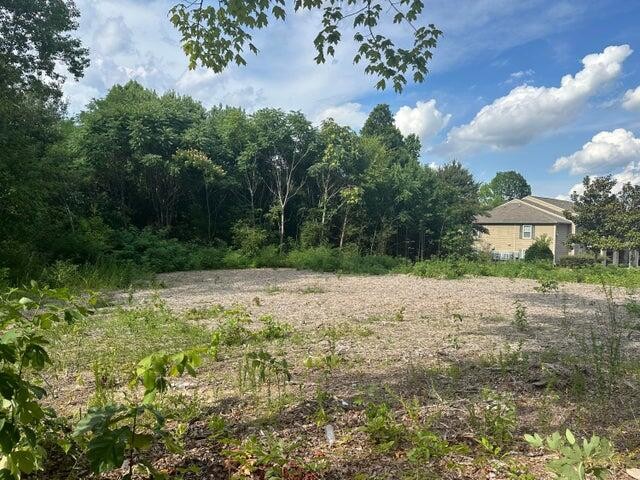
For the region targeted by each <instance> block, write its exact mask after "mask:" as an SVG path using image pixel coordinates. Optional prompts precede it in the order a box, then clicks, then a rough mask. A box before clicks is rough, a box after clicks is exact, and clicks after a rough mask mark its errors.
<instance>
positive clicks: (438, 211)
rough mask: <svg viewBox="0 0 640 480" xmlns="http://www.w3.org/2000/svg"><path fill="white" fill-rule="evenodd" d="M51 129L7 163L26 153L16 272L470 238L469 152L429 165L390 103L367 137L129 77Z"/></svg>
mask: <svg viewBox="0 0 640 480" xmlns="http://www.w3.org/2000/svg"><path fill="white" fill-rule="evenodd" d="M20 114H24V112H21V113H20ZM20 114H18V113H16V114H14V115H20ZM28 125H31V126H33V125H38V124H37V123H34V122H31V121H29V122H25V128H26V127H27V126H28ZM47 131H48V132H50V133H49V137H52V138H45V139H40V144H41V146H40V148H39V152H38V155H37V156H35V154H33V153H31V151H30V150H22V151H20V153H21V155H22V158H21V159H20V161H18V160H17V161H16V162H14V163H12V164H10V165H7V168H16V166H19V165H21V164H22V165H25V164H27V163H29V164H30V168H29V169H28V171H27V172H25V173H24V174H23V175H22V182H19V184H18V185H16V187H15V189H19V191H22V192H24V194H23V195H21V196H20V197H19V198H20V200H21V203H16V204H15V205H13V207H12V209H11V212H8V214H7V215H6V216H3V217H2V218H3V220H2V223H1V224H0V229H1V230H2V232H3V233H4V235H3V247H4V248H3V249H2V250H3V254H2V255H1V258H0V262H1V263H0V265H3V266H6V267H8V268H10V269H11V271H12V272H13V273H14V274H21V273H25V274H35V273H37V272H38V271H39V269H41V268H42V266H43V265H46V264H48V263H51V262H52V261H55V260H58V259H68V260H70V261H72V262H75V263H83V262H96V261H99V260H104V259H105V258H108V259H114V260H117V261H119V262H125V261H126V262H130V263H133V264H138V265H143V266H145V267H148V268H149V269H150V270H152V271H162V270H174V269H188V268H214V267H218V266H222V265H221V262H220V261H219V258H218V257H219V256H220V255H219V253H220V251H219V248H220V247H223V246H224V245H233V246H234V247H236V248H237V250H238V251H239V252H241V253H242V254H243V255H245V256H252V257H255V256H256V255H258V254H259V253H260V252H261V251H262V250H264V248H266V247H267V246H268V245H269V244H274V245H277V247H278V249H279V250H280V252H283V251H285V250H290V249H291V248H292V247H294V246H296V245H302V246H303V247H306V248H312V247H319V246H333V247H340V248H347V247H348V248H349V249H350V251H358V252H360V253H366V254H377V255H384V254H388V255H396V256H405V257H408V258H418V259H422V258H426V257H428V256H432V255H448V254H455V255H466V254H469V252H470V251H471V245H472V242H473V231H472V228H473V227H472V220H473V218H474V216H475V215H476V214H477V213H478V212H479V211H480V204H479V201H478V194H477V193H478V185H477V184H476V183H475V181H474V180H473V177H472V176H471V174H470V173H469V172H468V171H467V170H466V169H465V168H464V167H462V166H461V165H460V164H459V163H456V162H453V163H450V164H447V165H445V166H443V167H441V168H439V169H437V170H436V169H432V168H429V167H427V166H424V165H422V164H421V163H420V162H419V160H418V153H419V150H420V145H419V141H418V140H417V138H416V137H414V136H409V137H407V138H405V137H403V136H402V135H401V134H400V132H399V131H398V129H397V128H396V127H395V126H394V125H393V117H392V115H391V113H390V112H389V108H388V106H386V105H379V106H378V107H376V108H375V109H374V110H373V112H372V113H371V117H370V118H369V120H368V121H367V123H366V124H365V126H364V128H363V131H362V133H361V134H360V135H358V134H357V133H355V132H354V131H352V130H351V129H349V128H347V127H342V126H339V125H337V124H336V123H335V122H333V121H331V120H328V121H325V122H324V123H323V124H322V125H320V126H319V127H315V126H314V125H312V124H311V122H309V121H308V120H307V119H306V118H305V117H304V115H302V114H301V113H298V112H283V111H281V110H275V109H263V110H258V111H257V112H255V113H253V114H247V113H246V112H244V111H242V110H240V109H236V108H224V107H216V108H213V109H212V110H209V111H207V110H206V109H204V108H203V107H202V105H201V104H200V103H198V102H197V101H195V100H193V99H191V98H190V97H183V96H178V95H176V94H174V93H166V94H164V95H158V94H156V93H155V92H153V91H150V90H147V89H145V88H143V87H142V86H141V85H139V84H137V83H135V82H131V83H128V84H127V85H122V86H120V85H118V86H115V87H113V88H112V89H111V90H110V92H109V93H108V94H107V96H106V97H105V98H102V99H97V100H95V101H93V102H92V103H91V104H90V105H89V106H88V108H87V110H86V111H84V112H82V113H81V114H80V115H79V116H78V118H77V120H76V121H74V122H71V121H65V120H62V119H60V118H55V117H54V116H52V117H51V120H50V124H48V125H47ZM27 133H28V130H27V132H25V134H27ZM12 141H15V139H14V140H12ZM30 142H31V141H30V140H29V141H27V140H24V143H30ZM34 157H35V158H34ZM8 177H10V178H11V179H15V178H20V175H18V174H17V172H14V173H13V174H9V175H8ZM34 192H35V194H34ZM24 212H30V215H28V216H27V215H24Z"/></svg>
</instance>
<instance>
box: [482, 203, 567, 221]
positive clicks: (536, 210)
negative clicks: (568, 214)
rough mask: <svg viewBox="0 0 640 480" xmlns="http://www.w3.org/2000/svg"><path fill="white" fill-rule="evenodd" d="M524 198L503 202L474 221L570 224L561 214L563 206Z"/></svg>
mask: <svg viewBox="0 0 640 480" xmlns="http://www.w3.org/2000/svg"><path fill="white" fill-rule="evenodd" d="M526 198H528V197H525V198H523V199H522V200H519V199H514V200H510V201H508V202H507V203H503V204H502V205H499V206H497V207H496V208H494V209H492V210H490V211H489V212H488V213H487V214H486V215H480V216H478V217H476V223H477V224H480V225H483V224H484V225H496V224H506V225H509V224H519V225H521V224H558V223H561V224H569V225H570V224H571V221H570V220H567V219H566V218H565V217H564V216H563V215H562V210H564V208H561V207H559V206H553V207H545V205H543V204H539V203H538V202H536V201H535V200H533V199H529V201H525V199H526ZM534 198H537V197H534ZM558 201H559V202H560V201H562V200H558ZM569 203H571V202H569Z"/></svg>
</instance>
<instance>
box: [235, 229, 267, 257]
mask: <svg viewBox="0 0 640 480" xmlns="http://www.w3.org/2000/svg"><path fill="white" fill-rule="evenodd" d="M231 235H232V238H233V245H234V247H236V249H238V251H239V252H240V253H241V254H242V255H245V256H248V257H253V256H255V255H257V254H258V252H259V251H260V249H261V248H262V247H264V245H265V244H266V242H267V237H268V234H267V231H266V230H265V229H264V228H260V227H256V226H251V225H249V224H247V223H246V222H244V221H239V222H236V224H235V225H234V226H233V228H232V229H231Z"/></svg>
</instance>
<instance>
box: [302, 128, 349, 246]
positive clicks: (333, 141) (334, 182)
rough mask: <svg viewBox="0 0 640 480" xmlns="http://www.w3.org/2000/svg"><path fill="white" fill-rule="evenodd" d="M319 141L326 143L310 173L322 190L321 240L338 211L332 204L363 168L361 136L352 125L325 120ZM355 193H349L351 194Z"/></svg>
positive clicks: (320, 201) (310, 168) (320, 198)
mask: <svg viewBox="0 0 640 480" xmlns="http://www.w3.org/2000/svg"><path fill="white" fill-rule="evenodd" d="M319 141H320V143H321V144H322V145H323V147H324V151H323V153H322V156H321V157H320V159H319V160H318V161H317V162H315V163H314V164H313V165H311V167H309V170H308V174H309V176H310V177H311V178H313V179H314V180H315V181H316V185H317V188H318V190H319V197H318V208H319V210H320V227H321V240H323V239H324V235H325V233H326V225H327V223H328V221H330V220H331V216H332V215H333V213H335V211H333V210H332V208H331V207H332V205H333V204H334V203H335V201H336V200H338V198H339V196H340V194H341V192H343V191H344V189H345V188H346V187H347V185H348V184H349V183H352V182H353V181H355V180H356V178H355V177H356V175H357V174H358V173H359V172H360V171H361V170H362V166H361V165H359V164H358V160H359V158H360V153H359V148H358V138H357V136H356V134H355V133H354V132H353V131H352V130H351V129H350V128H349V127H341V126H340V125H338V124H337V123H335V122H334V121H333V120H332V119H329V120H326V121H324V122H323V123H322V126H321V127H320V132H319ZM352 197H353V195H348V198H352Z"/></svg>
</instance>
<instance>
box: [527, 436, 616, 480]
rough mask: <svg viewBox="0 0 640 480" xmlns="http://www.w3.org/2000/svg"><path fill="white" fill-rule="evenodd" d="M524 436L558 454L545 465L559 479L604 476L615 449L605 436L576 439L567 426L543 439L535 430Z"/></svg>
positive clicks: (608, 473) (575, 479) (609, 471)
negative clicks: (562, 433) (533, 432)
mask: <svg viewBox="0 0 640 480" xmlns="http://www.w3.org/2000/svg"><path fill="white" fill-rule="evenodd" d="M524 439H525V440H526V441H527V443H529V444H530V445H531V446H533V447H535V448H546V449H548V450H550V451H552V452H554V453H555V454H557V455H558V456H559V458H557V459H556V460H551V461H550V462H549V463H548V464H547V468H548V469H549V470H550V471H552V472H553V473H554V474H555V475H556V478H558V479H561V480H587V479H589V478H597V479H604V478H607V477H608V476H609V475H610V474H611V467H612V463H613V456H614V454H615V450H614V448H613V444H612V443H611V442H610V441H609V440H608V439H606V438H601V437H599V436H597V435H592V436H591V439H589V440H587V439H586V438H583V439H582V442H579V441H578V440H576V438H575V436H574V435H573V433H571V431H570V430H568V429H567V430H566V431H565V434H564V435H561V434H560V433H559V432H554V433H553V434H552V435H548V436H547V437H546V438H545V439H543V438H542V437H541V436H540V435H538V434H537V433H535V434H533V435H525V436H524Z"/></svg>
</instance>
